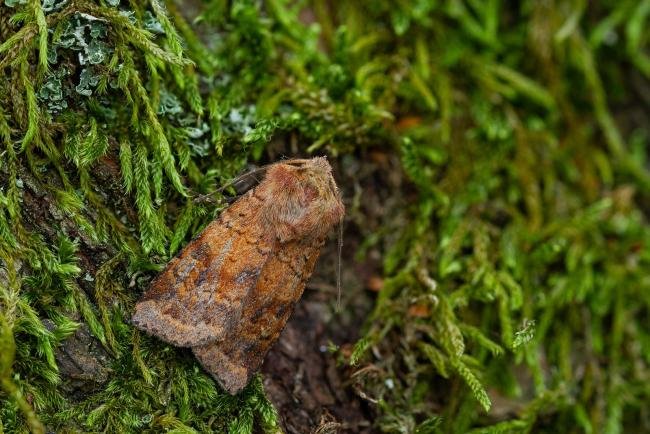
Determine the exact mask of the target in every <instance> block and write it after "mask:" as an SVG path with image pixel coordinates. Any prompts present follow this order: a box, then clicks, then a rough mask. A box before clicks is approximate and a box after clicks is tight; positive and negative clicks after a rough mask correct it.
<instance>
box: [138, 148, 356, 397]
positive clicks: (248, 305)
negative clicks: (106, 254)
mask: <svg viewBox="0 0 650 434" xmlns="http://www.w3.org/2000/svg"><path fill="white" fill-rule="evenodd" d="M343 214H344V207H343V203H342V202H341V198H340V194H339V192H338V189H337V188H336V183H335V182H334V178H333V176H332V172H331V167H330V165H329V163H328V162H327V160H326V159H325V158H324V157H317V158H312V159H296V160H287V161H283V162H280V163H275V164H273V165H271V166H269V167H268V169H267V170H266V174H265V177H264V179H263V180H262V182H260V184H259V185H258V186H257V187H255V188H254V189H253V190H250V191H249V192H248V193H246V194H245V195H244V196H242V197H241V198H239V199H238V200H237V201H236V202H235V203H233V204H232V205H231V206H230V207H228V208H227V209H226V210H224V211H223V212H222V213H221V215H220V216H219V218H218V219H217V220H215V221H213V222H212V223H210V224H209V225H208V226H207V227H206V228H205V229H204V231H203V232H202V233H201V234H200V235H199V236H198V237H197V238H196V239H195V240H194V241H192V242H190V243H189V244H188V245H187V246H186V247H185V248H184V249H183V250H182V251H181V252H180V253H179V254H178V256H177V257H176V258H174V259H173V260H172V261H170V263H169V264H168V265H167V267H166V268H165V270H164V271H163V272H162V273H161V274H160V275H159V276H158V277H157V278H156V279H155V280H154V281H153V282H152V284H151V287H150V288H149V289H148V291H147V292H146V293H145V294H144V296H143V298H142V300H141V301H140V302H138V303H137V304H136V310H135V314H134V315H133V323H134V324H135V325H136V326H137V327H138V328H140V329H142V330H144V331H146V332H148V333H150V334H152V335H155V336H157V337H159V338H160V339H162V340H164V341H166V342H168V343H171V344H174V345H177V346H185V347H191V348H192V350H193V352H194V354H195V355H196V356H197V358H198V359H199V361H200V362H201V364H202V365H203V366H204V368H205V369H206V370H207V371H208V372H210V374H212V376H213V377H214V378H215V379H216V380H217V381H218V382H219V383H220V384H221V385H222V386H223V387H224V389H226V390H227V391H228V392H230V393H233V394H234V393H237V392H239V391H240V390H241V389H242V388H243V387H245V386H246V384H247V383H248V381H249V380H250V378H251V376H252V374H253V373H254V372H255V371H257V370H258V369H259V367H260V365H261V363H262V361H263V360H264V356H265V355H266V353H267V352H268V350H269V349H270V347H271V346H272V345H273V343H275V341H277V339H278V337H279V335H280V332H281V331H282V329H283V328H284V326H285V324H286V322H287V320H288V318H289V316H290V315H291V312H292V311H293V307H294V305H295V303H296V302H297V301H298V299H299V298H300V296H301V295H302V292H303V290H304V288H305V283H306V281H307V279H308V278H309V276H310V275H311V273H312V271H313V268H314V264H315V263H316V259H317V258H318V255H319V253H320V249H321V247H322V245H323V243H324V241H325V237H326V236H327V233H328V232H329V231H330V230H331V229H332V228H333V227H334V226H335V225H336V224H338V223H339V222H340V221H341V219H342V217H343Z"/></svg>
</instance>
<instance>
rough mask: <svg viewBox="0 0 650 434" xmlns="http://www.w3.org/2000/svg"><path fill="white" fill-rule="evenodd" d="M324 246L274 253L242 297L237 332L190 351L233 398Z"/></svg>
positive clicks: (291, 246) (306, 243)
mask: <svg viewBox="0 0 650 434" xmlns="http://www.w3.org/2000/svg"><path fill="white" fill-rule="evenodd" d="M323 243H324V240H322V239H318V240H311V241H310V240H297V241H291V242H288V243H285V244H282V245H281V246H280V248H278V249H274V250H273V252H272V253H271V255H270V256H269V258H268V260H267V262H266V263H265V265H264V268H263V269H262V272H261V274H260V276H259V279H258V281H257V285H256V286H255V288H254V289H253V290H252V291H251V292H250V294H249V295H247V297H246V301H245V303H244V306H243V311H242V318H244V320H243V321H241V322H239V324H238V325H237V327H235V328H233V329H231V331H230V332H229V333H228V334H227V335H226V336H225V339H224V340H219V341H215V342H212V343H209V344H206V345H202V346H196V347H194V348H193V352H194V355H195V356H196V357H197V358H198V359H199V361H200V362H201V364H202V365H203V366H204V367H205V368H206V370H207V371H208V372H211V373H212V374H213V376H214V377H215V378H216V379H217V381H218V382H219V383H220V384H221V386H222V387H223V388H224V389H226V390H227V391H228V392H230V393H232V394H234V393H237V392H239V391H240V390H241V389H243V388H244V386H246V384H248V382H249V381H250V378H251V376H252V375H253V374H254V373H255V372H256V371H257V370H258V369H259V367H260V365H261V364H262V362H263V360H264V357H265V356H266V353H267V352H268V351H269V349H270V347H271V346H272V345H273V343H275V341H276V340H277V339H278V337H279V335H280V333H281V332H282V330H283V329H284V326H285V325H286V323H287V320H288V319H289V316H290V315H291V313H292V312H293V308H294V306H295V304H296V302H297V301H298V300H299V299H300V297H301V295H302V293H303V290H304V288H305V284H306V281H307V279H308V278H309V276H310V275H311V273H312V270H313V268H314V265H315V263H316V259H317V258H318V255H319V253H320V248H321V246H322V245H323Z"/></svg>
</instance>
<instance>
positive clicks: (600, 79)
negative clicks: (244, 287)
mask: <svg viewBox="0 0 650 434" xmlns="http://www.w3.org/2000/svg"><path fill="white" fill-rule="evenodd" d="M649 17H650V3H649V2H648V1H647V0H643V1H638V2H637V1H621V2H607V1H602V2H594V3H593V4H592V3H590V4H589V7H587V4H586V3H585V2H552V1H551V2H534V1H531V2H520V3H517V2H510V3H508V2H500V1H485V2H475V1H470V0H467V1H463V0H449V1H434V0H431V1H427V0H424V1H417V2H397V3H395V4H392V3H388V2H383V1H373V0H369V1H365V2H334V1H319V0H316V1H313V2H290V1H284V0H269V1H263V2H262V1H260V2H256V1H252V0H251V1H244V0H238V1H232V2H227V1H222V0H211V1H204V2H200V1H194V0H166V1H160V0H149V1H136V0H131V1H128V0H43V1H40V0H5V1H4V2H3V3H2V4H1V5H0V70H1V71H2V75H3V80H0V102H1V104H0V162H1V164H0V431H2V430H4V431H6V432H20V431H25V430H28V429H29V430H31V431H33V432H44V429H45V428H44V427H47V428H48V429H51V430H54V431H66V430H67V431H92V432H95V431H106V432H141V431H151V432H160V431H162V430H168V431H173V432H195V431H198V432H233V433H250V432H252V431H253V430H254V429H261V430H265V431H269V432H274V431H277V430H278V429H279V427H280V426H282V424H284V425H283V426H284V427H285V428H286V429H287V430H289V431H292V432H301V431H302V432H305V431H307V430H310V429H312V428H315V427H320V430H321V432H323V431H326V430H336V429H348V430H349V431H352V432H359V431H361V430H368V431H373V430H382V431H386V432H419V433H438V432H458V433H461V432H462V433H464V432H468V431H470V430H475V432H608V433H616V432H621V431H623V430H626V429H638V430H650V426H649V425H648V415H647V406H645V405H644V403H645V402H648V400H650V386H649V384H650V382H649V381H648V379H649V378H650V367H649V365H650V356H649V354H650V334H649V333H648V330H650V323H649V322H648V318H650V315H648V312H649V311H650V298H649V297H648V295H647V294H648V293H650V291H649V290H650V288H649V287H650V281H648V277H647V270H648V269H649V267H650V227H649V226H648V222H647V216H648V209H649V208H650V207H649V204H650V174H649V172H648V161H647V155H646V154H647V147H648V137H650V130H649V128H648V119H650V110H649V109H648V107H650V92H649V91H648V89H649V88H650V86H649V84H648V83H649V78H650V57H648V40H649V39H650V34H649V31H648V28H649V27H650V26H648V20H649ZM314 153H327V154H329V155H330V157H331V159H330V161H332V163H333V165H334V166H335V168H336V176H337V179H338V181H339V184H340V185H341V186H342V187H343V190H344V196H345V201H346V206H347V208H348V210H349V211H348V216H347V220H346V233H345V244H346V251H345V253H344V255H343V259H344V271H343V283H344V285H343V290H344V300H343V301H344V303H343V306H344V308H343V312H342V313H341V314H340V317H333V316H332V315H331V309H330V308H332V307H333V305H334V302H333V300H335V297H329V296H328V294H329V293H328V290H329V289H330V288H331V284H332V282H334V281H335V273H334V271H333V270H334V268H332V267H329V266H328V264H329V263H330V262H331V259H332V258H333V257H335V256H336V249H335V248H334V246H333V247H332V251H331V252H330V253H328V254H326V255H325V257H324V260H323V262H322V264H321V265H319V270H321V271H320V273H321V274H320V275H317V276H316V278H315V282H314V283H313V284H312V287H313V288H319V289H320V291H308V293H307V295H306V298H305V301H304V303H303V304H302V305H301V306H300V307H299V309H298V311H297V313H296V316H295V318H294V320H293V321H292V322H291V323H290V325H289V328H288V330H287V333H286V334H285V336H284V337H283V341H281V342H280V343H279V345H278V347H277V348H276V350H275V352H274V353H273V354H271V355H270V357H269V361H270V362H271V363H272V364H267V365H266V366H265V368H264V374H263V375H262V376H259V377H257V378H256V379H255V381H253V383H252V384H251V385H250V386H249V387H248V388H247V389H246V390H245V391H244V392H243V393H242V394H241V395H238V396H236V397H231V396H229V395H227V394H225V393H223V392H222V391H221V390H220V389H219V388H218V387H217V386H216V385H215V383H214V381H213V380H212V379H211V378H210V377H209V376H208V375H207V374H206V373H205V372H203V371H202V370H201V369H200V368H199V366H198V365H197V363H196V361H195V360H194V359H193V357H192V356H191V354H189V353H188V352H186V351H184V350H180V349H176V348H173V347H171V346H168V345H164V344H162V343H161V342H160V341H159V340H157V339H155V338H152V337H149V336H146V335H144V334H142V333H140V332H138V331H137V330H135V329H134V328H133V327H132V326H131V325H130V323H129V317H130V314H131V312H132V311H133V305H134V302H135V301H136V300H137V298H138V297H139V296H140V295H141V294H142V292H143V290H144V289H145V288H146V287H147V285H148V283H149V281H150V279H151V278H152V277H153V276H154V275H155V274H156V272H157V271H159V270H160V269H161V267H163V266H164V264H165V263H166V262H167V261H168V260H169V259H170V258H171V257H172V256H173V255H174V254H175V253H177V252H178V250H179V249H180V248H181V247H182V246H183V245H185V243H186V242H187V241H188V240H189V239H191V237H192V236H193V235H195V234H196V233H198V232H199V231H200V230H201V228H203V227H204V226H205V225H206V224H207V223H208V222H209V221H211V220H212V219H213V218H215V216H217V215H218V213H219V211H220V210H221V209H223V207H225V206H227V202H228V199H227V198H226V197H224V195H223V194H222V193H220V192H219V190H218V187H219V186H220V185H223V184H225V183H226V182H228V181H229V180H231V179H233V178H234V177H235V176H236V175H237V174H239V173H241V171H243V170H245V169H246V167H247V165H248V164H249V163H252V162H255V163H257V164H263V163H265V162H268V161H274V160H276V159H278V158H281V157H283V156H292V155H310V154H314ZM227 193H228V194H227V195H230V194H233V193H236V192H235V191H229V192H227ZM364 288H365V289H364ZM366 289H367V291H366ZM375 292H376V293H377V294H375ZM370 300H372V302H373V303H372V304H373V307H372V308H371V307H370V306H369V304H370ZM362 322H363V323H365V327H364V329H363V330H360V324H361V323H362ZM357 338H359V340H358V342H357V343H356V345H355V346H354V348H352V341H354V340H356V339H357ZM330 339H331V340H332V342H331V343H330V342H328V341H329V340H330ZM316 347H317V348H318V349H319V350H320V352H318V353H309V351H310V349H311V351H315V350H316ZM264 386H266V389H267V391H268V394H269V397H270V398H271V399H273V401H274V402H275V403H276V405H277V407H278V408H279V409H280V411H281V414H280V416H281V418H280V420H279V418H278V414H277V411H276V409H275V408H274V406H273V405H272V404H271V403H270V402H269V400H268V399H267V397H266V396H265V394H264V391H263V389H264ZM367 419H372V422H369V421H368V420H367Z"/></svg>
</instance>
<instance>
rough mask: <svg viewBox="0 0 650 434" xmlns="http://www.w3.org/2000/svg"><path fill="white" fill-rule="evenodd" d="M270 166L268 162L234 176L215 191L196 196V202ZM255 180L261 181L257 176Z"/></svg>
mask: <svg viewBox="0 0 650 434" xmlns="http://www.w3.org/2000/svg"><path fill="white" fill-rule="evenodd" d="M270 166H271V164H267V165H264V166H262V167H258V168H257V169H253V170H251V171H248V172H246V173H242V174H241V175H239V176H236V177H235V178H233V179H231V180H230V181H228V182H226V183H225V184H224V185H222V186H221V187H219V188H217V189H216V190H215V191H213V192H211V193H206V194H201V195H199V196H196V197H195V198H194V202H203V201H205V200H206V199H209V198H210V196H212V195H213V194H216V193H221V192H223V191H224V190H225V189H226V188H228V187H231V186H233V185H234V184H236V183H238V182H239V181H241V180H242V179H245V178H247V177H249V176H254V175H257V174H259V173H262V172H264V171H265V170H266V169H268V168H269V167H270ZM255 180H256V181H258V182H259V179H257V178H255Z"/></svg>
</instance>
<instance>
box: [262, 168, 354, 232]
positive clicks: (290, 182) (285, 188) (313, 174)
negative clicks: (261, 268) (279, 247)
mask: <svg viewBox="0 0 650 434" xmlns="http://www.w3.org/2000/svg"><path fill="white" fill-rule="evenodd" d="M260 187H262V188H263V189H264V190H266V191H267V192H268V193H269V194H268V195H267V194H265V197H266V198H267V201H266V209H265V214H266V220H267V222H268V223H269V224H270V226H271V228H270V229H272V230H274V231H275V232H276V233H277V236H278V238H279V239H280V241H282V242H285V241H290V240H292V239H297V238H322V237H324V236H325V235H326V234H327V233H328V232H329V231H330V229H331V228H332V227H333V226H335V225H336V224H338V223H339V222H340V221H341V218H342V217H343V214H344V212H345V208H344V206H343V203H342V202H341V195H340V193H339V190H338V187H337V186H336V182H335V181H334V177H333V176H332V167H331V166H330V165H329V163H328V162H327V159H326V158H325V157H316V158H312V159H305V160H288V161H284V162H282V163H277V164H274V165H273V166H271V167H270V168H269V171H268V173H267V176H266V178H265V179H264V181H263V183H262V185H260Z"/></svg>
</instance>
